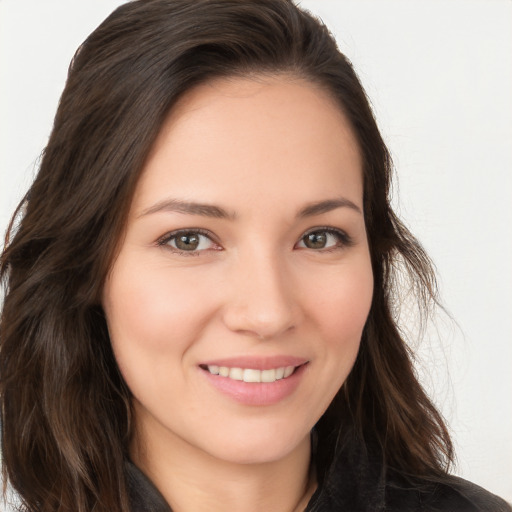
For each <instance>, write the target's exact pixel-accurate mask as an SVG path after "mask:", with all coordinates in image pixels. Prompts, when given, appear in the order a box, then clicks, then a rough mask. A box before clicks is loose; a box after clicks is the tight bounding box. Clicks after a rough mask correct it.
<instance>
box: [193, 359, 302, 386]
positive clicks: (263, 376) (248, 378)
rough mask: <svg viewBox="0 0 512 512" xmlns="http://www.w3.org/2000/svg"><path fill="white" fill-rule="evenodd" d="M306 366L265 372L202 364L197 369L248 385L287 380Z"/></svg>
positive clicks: (285, 367) (282, 367) (271, 369)
mask: <svg viewBox="0 0 512 512" xmlns="http://www.w3.org/2000/svg"><path fill="white" fill-rule="evenodd" d="M306 364H307V362H306V363H303V364H299V365H297V366H279V367H277V368H269V369H265V370H259V369H256V368H240V367H228V366H218V365H213V364H208V365H206V364H202V365H199V367H200V368H201V369H202V370H204V371H207V372H209V373H210V374H212V375H218V376H220V377H225V378H226V379H231V380H238V381H243V382H248V383H251V382H252V383H262V382H263V383H272V382H276V381H278V380H283V379H287V378H288V377H290V376H291V375H293V374H294V373H295V372H296V371H297V370H298V369H299V368H301V367H302V366H304V365H306Z"/></svg>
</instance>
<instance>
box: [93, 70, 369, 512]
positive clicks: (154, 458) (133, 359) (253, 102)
mask: <svg viewBox="0 0 512 512" xmlns="http://www.w3.org/2000/svg"><path fill="white" fill-rule="evenodd" d="M169 198H173V199H178V200H180V201H189V202H190V201H193V202H197V203H202V204H207V205H216V206H218V207H220V208H222V209H223V210H225V211H226V213H227V218H219V217H211V216H205V215H202V214H201V212H195V213H190V212H188V213H186V212H184V211H173V209H172V208H170V207H169V204H167V208H162V204H163V203H165V201H168V200H169ZM340 198H342V199H343V201H344V203H343V201H342V202H341V203H340V204H338V205H337V206H336V207H335V206H333V205H331V207H330V208H324V210H328V211H321V212H319V211H317V212H311V211H310V212H309V213H310V214H309V215H306V216H304V215H303V216H297V214H298V212H299V211H301V210H303V209H304V208H305V207H307V206H310V205H311V204H315V203H318V202H322V201H326V200H331V199H334V200H339V199H340ZM173 204H174V205H175V204H176V203H173ZM347 204H348V206H347ZM362 209H363V184H362V166H361V157H360V152H359V148H358V145H357V142H356V140H355V138H354V135H353V133H352V131H351V129H350V126H349V125H348V122H347V120H346V119H345V116H344V115H343V113H342V111H341V109H340V108H339V106H337V104H336V103H335V102H334V101H333V100H332V99H331V98H330V97H329V96H328V95H327V93H325V92H324V91H323V90H321V89H320V88H318V87H317V86H315V85H313V84H311V83H309V82H306V81H304V80H301V79H297V78H293V77H290V76H276V77H257V78H254V77H252V78H251V79H248V78H247V79H244V78H232V79H222V80H217V81H215V82H210V83H207V84H205V85H201V86H198V87H196V88H195V89H193V90H191V91H189V92H188V93H187V94H186V95H185V96H184V97H183V98H182V99H181V100H180V101H179V102H178V104H177V105H176V106H175V108H174V109H173V111H172V112H171V113H170V115H169V117H168V119H167V120H166V122H165V124H164V126H163V127H162V130H161V133H160V134H159V137H158V139H157V141H156V143H155V145H154V148H153V150H152V152H151V155H150V157H149V159H148V161H147V163H146V165H145V168H144V170H143V173H142V175H141V178H140V181H139V183H138V186H137V189H136V193H135V195H134V198H133V203H132V206H131V211H130V214H129V218H128V223H127V230H126V236H125V238H124V241H123V243H122V246H121V249H120V252H119V254H118V257H117V259H116V260H115V262H114V264H113V266H112V269H111V272H110V275H109V278H108V280H107V283H106V286H105V289H104V295H103V305H104V309H105V312H106V315H107V321H108V325H109V331H110V335H111V340H112V345H113V349H114V353H115V356H116V359H117V361H118V364H119V367H120V370H121V372H122V374H123V376H124V378H125V380H126V382H127V384H128V386H129V388H130V389H131V391H132V393H133V397H134V398H133V400H134V410H135V421H136V427H135V437H134V441H133V445H132V447H131V456H132V459H133V461H134V462H135V463H136V464H137V465H138V466H139V467H140V468H141V469H142V470H143V471H144V472H145V473H146V474H147V475H148V476H149V477H150V478H151V479H152V481H153V482H154V483H155V485H156V486H157V487H158V488H159V490H160V491H161V492H162V494H163V495H164V497H165V498H166V499H167V501H168V502H169V504H170V505H171V507H172V508H173V510H175V511H178V512H182V511H192V510H193V511H196V512H197V511H202V510H237V511H247V512H249V511H255V510H275V511H292V510H303V509H304V507H305V506H306V504H307V501H308V499H309V497H310V495H311V493H312V492H313V491H314V475H311V474H310V472H309V462H310V441H309V436H310V431H311V429H312V427H313V426H314V424H315V423H316V422H317V420H318V419H319V418H320V416H321V415H322V414H323V412H324V411H325V409H326V408H327V407H328V405H329V403H330V402H331V400H332V398H333V397H334V395H335V394H336V392H337V391H338V390H339V388H340V387H341V386H342V384H343V382H344V381H345V379H346V377H347V375H348V374H349V372H350V370H351V368H352V366H353V364H354V361H355V358H356V356H357V352H358V349H359V344H360V339H361V334H362V330H363V327H364V324H365V321H366V318H367V316H368V312H369V309H370V304H371V299H372V290H373V276H372V270H371V264H370V256H369V250H368V243H367V237H366V230H365V223H364V216H363V214H362ZM203 213H204V212H203ZM325 227H328V228H330V229H334V230H340V231H341V232H342V234H344V235H342V236H341V237H340V236H339V235H337V234H327V233H326V232H325V229H323V228H325ZM196 228H201V229H203V230H206V231H207V233H208V236H200V238H199V240H200V245H199V246H198V247H197V249H196V250H194V251H184V250H181V252H180V251H178V249H177V248H176V247H177V245H176V239H175V238H174V239H173V238H172V237H171V238H170V237H169V236H168V234H169V233H171V234H172V232H173V231H175V230H181V229H189V230H191V231H192V230H193V229H196ZM311 230H313V231H316V232H317V234H320V235H321V236H322V235H323V236H324V237H325V238H324V239H323V240H324V241H325V245H324V247H320V248H319V247H318V246H314V247H313V248H311V247H310V246H308V245H306V242H305V240H304V236H305V234H306V233H309V232H310V231H311ZM347 237H349V238H350V243H347ZM321 240H322V239H321ZM320 245H321V244H320ZM247 355H249V356H274V355H287V356H288V355H292V356H297V357H301V358H304V359H305V360H307V361H308V363H307V365H306V367H305V369H304V371H303V373H302V375H301V377H300V381H299V383H298V385H297V387H296V388H295V389H294V391H293V392H292V393H291V394H290V395H289V396H286V397H285V398H284V399H282V400H280V401H278V403H275V404H271V405H251V404H245V403H239V402H237V401H236V400H233V399H232V398H231V397H229V396H226V395H224V394H223V393H221V392H220V391H219V390H218V389H216V388H215V387H214V386H212V385H211V383H210V382H209V379H208V378H206V377H205V373H206V372H205V371H204V370H203V369H201V367H200V366H199V365H200V364H202V363H203V362H204V361H211V360H215V359H219V358H227V357H234V356H247Z"/></svg>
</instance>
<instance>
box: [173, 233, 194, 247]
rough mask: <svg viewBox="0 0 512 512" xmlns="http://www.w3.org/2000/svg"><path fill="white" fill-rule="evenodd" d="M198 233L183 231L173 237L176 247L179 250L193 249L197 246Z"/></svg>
mask: <svg viewBox="0 0 512 512" xmlns="http://www.w3.org/2000/svg"><path fill="white" fill-rule="evenodd" d="M199 242H200V238H199V234H198V233H184V234H181V235H178V236H177V237H176V238H175V244H176V248H177V249H179V250H180V251H195V250H196V249H197V248H198V247H199Z"/></svg>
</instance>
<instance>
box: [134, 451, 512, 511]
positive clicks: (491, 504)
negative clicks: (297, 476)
mask: <svg viewBox="0 0 512 512" xmlns="http://www.w3.org/2000/svg"><path fill="white" fill-rule="evenodd" d="M126 475H127V482H128V489H129V492H130V499H131V503H132V510H131V512H170V511H171V509H170V507H169V505H168V504H167V503H166V501H165V500H164V498H163V497H162V495H161V494H160V493H159V492H158V490H157V489H156V488H155V486H154V485H153V484H152V483H151V482H150V481H149V479H148V478H147V477H146V476H145V475H144V474H143V473H142V472H141V471H140V470H139V469H138V468H137V467H136V466H135V465H134V464H132V463H131V462H127V465H126ZM318 477H319V478H318V484H319V485H318V488H317V490H316V492H315V493H314V495H313V496H312V498H311V500H310V502H309V504H308V506H307V508H306V512H363V511H364V512H436V511H438V512H484V511H485V512H512V508H511V507H510V506H509V505H507V503H505V501H503V500H502V499H501V498H499V497H498V496H495V495H494V494H491V493H490V492H488V491H486V490H485V489H482V488H481V487H479V486H477V485H475V484H472V483H471V482H468V481H466V480H463V479H461V478H457V477H454V476H446V477H445V478H443V479H442V481H439V482H430V481H426V480H419V479H416V480H411V479H406V478H404V477H403V476H400V475H399V474H398V473H396V472H393V471H390V470H386V471H384V470H383V465H382V464H381V463H380V462H379V461H378V460H375V459H373V460H372V459H371V458H370V457H368V456H366V455H363V454H362V452H353V453H346V452H342V453H340V454H338V455H337V456H336V458H335V460H334V461H333V462H331V463H330V464H329V468H328V469H327V470H326V471H324V472H323V473H320V474H319V475H318ZM269 512H272V511H269Z"/></svg>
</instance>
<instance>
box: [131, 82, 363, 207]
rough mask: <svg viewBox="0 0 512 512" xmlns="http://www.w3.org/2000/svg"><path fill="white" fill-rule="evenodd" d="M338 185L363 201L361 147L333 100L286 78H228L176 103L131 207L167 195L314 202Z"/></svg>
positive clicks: (204, 198)
mask: <svg viewBox="0 0 512 512" xmlns="http://www.w3.org/2000/svg"><path fill="white" fill-rule="evenodd" d="M333 188H335V189H339V191H340V193H343V194H344V195H346V194H347V192H348V193H349V194H352V195H353V196H355V197H357V198H361V197H362V171H361V158H360V152H359V148H358V144H357V142H356V139H355V137H354V135H353V132H352V129H351V127H350V125H349V123H348V121H347V119H346V118H345V115H344V114H343V112H342V110H341V108H340V106H339V105H338V104H337V103H336V102H335V101H334V100H333V99H332V97H331V96H330V95H328V94H327V93H326V92H325V91H324V90H323V89H321V88H320V87H319V86H317V85H315V84H313V83H310V82H308V81H305V80H302V79H297V78H292V77H288V76H280V77H256V78H251V79H249V78H229V79H218V80H215V81H212V82H208V83H206V84H202V85H200V86H197V87H196V88H194V89H192V90H191V91H189V92H187V93H186V94H185V95H184V96H183V97H182V98H181V99H180V100H179V101H178V102H177V104H176V105H175V106H174V108H173V109H172V110H171V112H170V114H169V116H168V118H167V119H166V121H165V123H164V124H163V126H162V129H161V131H160V134H159V136H158V137H157V140H156V142H155V144H154V147H153V148H152V151H151V154H150V156H149V158H148V160H147V163H146V165H145V168H144V170H143V173H142V176H141V179H140V182H139V185H138V187H137V191H136V197H135V200H134V202H135V203H136V204H137V203H139V202H143V203H147V202H148V201H152V200H153V201H156V200H158V199H159V197H158V196H161V195H162V194H163V193H169V194H173V195H176V194H179V195H180V196H182V197H183V196H185V197H188V196H192V197H193V198H194V199H197V200H202V201H218V200H225V199H226V197H229V196H231V199H234V198H235V197H238V198H240V197H242V198H243V197H245V198H246V199H247V200H250V199H252V198H254V197H255V196H259V197H260V198H261V197H262V196H268V195H269V194H270V195H272V194H273V193H274V192H276V193H281V194H283V193H284V192H286V193H287V194H288V195H289V194H290V191H292V192H294V191H295V192H296V193H297V195H298V196H301V197H303V199H304V200H310V199H311V197H306V196H308V195H309V196H314V195H331V196H332V189H333ZM216 196H219V197H216ZM313 199H315V198H314V197H313ZM281 201H284V198H282V199H281ZM144 206H147V204H146V205H141V207H144Z"/></svg>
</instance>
